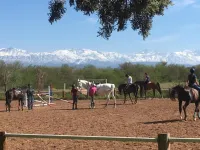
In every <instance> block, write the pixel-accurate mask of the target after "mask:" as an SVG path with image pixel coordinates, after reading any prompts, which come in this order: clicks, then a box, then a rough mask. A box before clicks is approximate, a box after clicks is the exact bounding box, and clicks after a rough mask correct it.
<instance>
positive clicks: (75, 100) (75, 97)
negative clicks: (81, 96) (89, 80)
mask: <svg viewBox="0 0 200 150" xmlns="http://www.w3.org/2000/svg"><path fill="white" fill-rule="evenodd" d="M71 95H72V99H73V104H72V109H73V110H74V109H77V103H78V90H77V89H76V87H75V85H74V84H73V85H72V89H71Z"/></svg>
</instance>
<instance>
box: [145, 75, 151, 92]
mask: <svg viewBox="0 0 200 150" xmlns="http://www.w3.org/2000/svg"><path fill="white" fill-rule="evenodd" d="M144 75H145V78H144V83H145V84H144V88H145V89H146V87H147V84H148V83H149V82H150V77H149V75H148V74H147V73H146V72H145V73H144Z"/></svg>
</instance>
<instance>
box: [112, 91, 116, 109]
mask: <svg viewBox="0 0 200 150" xmlns="http://www.w3.org/2000/svg"><path fill="white" fill-rule="evenodd" d="M112 98H113V99H114V102H115V103H114V107H115V108H116V107H117V102H116V97H115V94H114V91H112Z"/></svg>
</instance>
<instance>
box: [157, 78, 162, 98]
mask: <svg viewBox="0 0 200 150" xmlns="http://www.w3.org/2000/svg"><path fill="white" fill-rule="evenodd" d="M156 85H157V87H158V90H159V91H160V95H161V96H162V97H163V95H162V90H161V87H160V83H159V82H157V83H156Z"/></svg>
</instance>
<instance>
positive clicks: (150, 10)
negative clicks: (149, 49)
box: [48, 0, 172, 39]
mask: <svg viewBox="0 0 200 150" xmlns="http://www.w3.org/2000/svg"><path fill="white" fill-rule="evenodd" d="M67 2H68V3H67ZM67 4H68V5H69V6H70V7H73V8H74V9H75V10H76V11H81V12H83V13H84V15H88V16H89V15H91V14H96V15H97V16H98V18H99V23H100V24H101V27H100V28H99V31H98V36H101V37H103V38H105V39H109V37H110V36H111V34H112V32H113V31H114V30H117V31H123V30H125V29H126V27H127V23H128V22H130V24H131V27H132V29H133V30H138V33H139V34H140V35H142V37H143V39H145V38H146V37H148V35H149V34H150V33H149V32H150V29H151V27H152V22H153V17H154V16H155V15H164V10H165V9H166V8H168V6H170V5H172V0H68V1H67V0H51V1H50V2H49V10H50V12H49V13H48V15H49V22H50V23H51V24H52V23H53V22H55V21H57V20H59V19H61V18H62V17H63V15H64V14H65V12H66V10H67V8H66V5H67Z"/></svg>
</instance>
